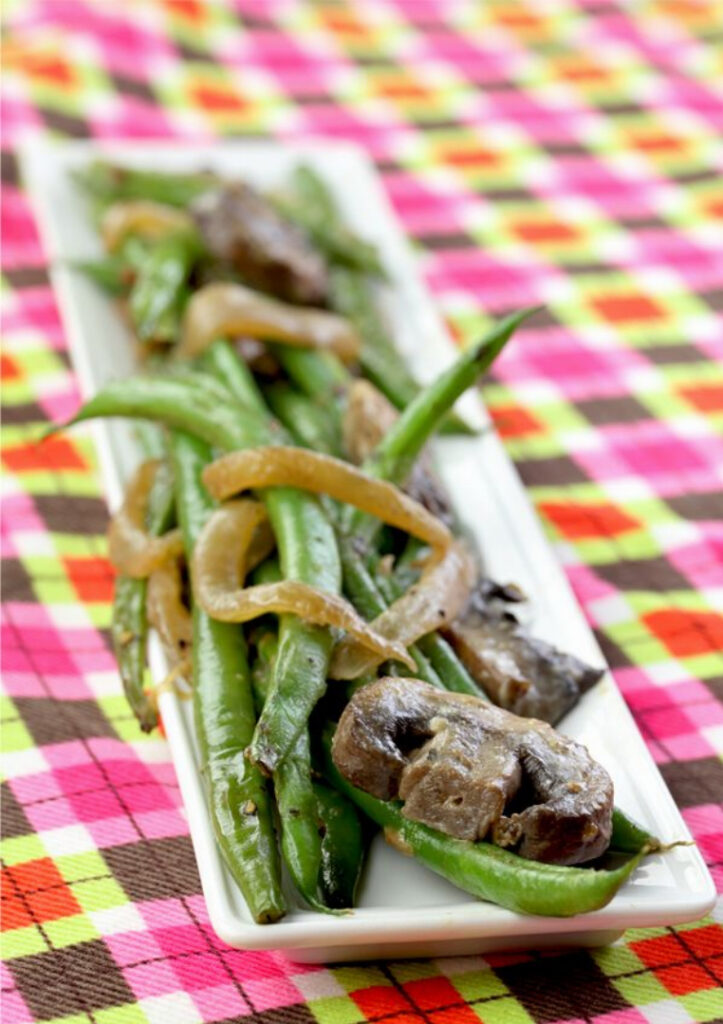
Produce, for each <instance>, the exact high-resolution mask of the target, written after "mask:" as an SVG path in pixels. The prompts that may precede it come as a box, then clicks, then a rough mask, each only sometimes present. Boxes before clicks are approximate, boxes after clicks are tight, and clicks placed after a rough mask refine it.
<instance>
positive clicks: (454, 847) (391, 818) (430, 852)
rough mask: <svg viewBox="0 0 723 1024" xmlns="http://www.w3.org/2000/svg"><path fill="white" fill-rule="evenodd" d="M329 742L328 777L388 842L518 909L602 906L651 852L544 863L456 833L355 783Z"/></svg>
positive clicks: (546, 911)
mask: <svg viewBox="0 0 723 1024" xmlns="http://www.w3.org/2000/svg"><path fill="white" fill-rule="evenodd" d="M325 747H326V762H325V767H326V773H327V777H328V778H329V780H330V781H331V782H332V784H333V785H334V787H335V788H336V789H338V790H339V791H340V792H341V793H343V794H344V796H347V797H349V799H350V800H353V801H354V803H355V804H356V805H357V807H359V808H360V810H362V811H363V812H364V814H366V815H367V817H369V818H371V820H372V821H373V822H375V823H376V824H377V825H379V826H380V827H381V828H383V829H384V835H385V838H386V839H387V841H388V842H390V843H391V844H392V845H393V846H395V847H396V848H397V849H398V850H401V851H402V852H404V853H408V854H411V855H412V856H414V857H415V858H416V859H417V860H419V861H420V862H421V863H422V864H424V865H425V867H428V868H430V869H431V870H432V871H435V872H436V873H437V874H438V875H441V876H442V877H443V878H446V879H448V880H449V881H450V882H452V884H453V885H456V886H458V887H459V888H460V889H464V890H466V891H467V892H469V893H472V895H473V896H477V897H478V898H479V899H483V900H490V901H491V902H492V903H497V904H499V906H502V907H506V908H507V909H508V910H514V911H516V912H517V913H521V914H541V915H543V916H549V917H571V916H573V915H574V914H587V913H590V912H592V911H593V910H599V909H600V908H601V907H604V906H605V905H606V904H607V903H609V902H610V900H611V899H612V898H613V896H614V895H615V893H616V892H617V891H618V889H619V888H620V886H621V885H622V884H623V883H624V882H625V881H626V880H627V879H628V878H629V877H630V875H631V874H632V873H633V871H634V870H635V868H636V867H637V866H638V864H639V863H640V861H641V859H642V858H643V856H644V855H645V854H646V853H647V852H649V851H648V848H647V847H643V848H642V849H641V850H640V851H639V852H638V853H636V854H635V856H633V857H631V858H630V859H629V860H628V861H627V862H626V863H624V864H623V865H621V866H620V867H619V868H616V869H614V870H609V871H601V870H596V869H594V868H575V867H562V866H559V865H557V864H542V863H540V862H538V861H534V860H526V859H525V858H524V857H519V856H518V855H517V854H515V853H510V852H509V850H503V849H501V848H500V847H498V846H493V845H492V844H491V843H486V842H476V843H472V842H468V841H466V840H462V839H454V838H452V837H451V836H448V835H445V834H444V833H443V832H438V831H436V830H435V829H432V828H429V827H428V826H427V825H422V824H421V823H420V822H416V821H411V820H410V819H409V818H405V817H404V815H403V813H402V810H401V807H400V805H399V804H398V803H396V802H392V801H389V802H385V801H383V800H377V799H376V798H375V797H373V796H370V795H369V794H368V793H364V792H363V791H362V790H360V789H357V788H356V787H355V786H352V785H351V784H350V783H349V782H347V780H346V779H345V778H344V777H343V776H342V775H341V773H340V772H339V771H338V769H337V768H336V765H335V764H334V762H333V760H332V758H331V752H330V741H329V737H327V738H326V742H325Z"/></svg>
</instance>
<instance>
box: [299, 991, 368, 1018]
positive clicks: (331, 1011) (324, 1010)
mask: <svg viewBox="0 0 723 1024" xmlns="http://www.w3.org/2000/svg"><path fill="white" fill-rule="evenodd" d="M367 984H368V983H367ZM309 1009H310V1010H311V1012H312V1013H313V1014H314V1016H315V1017H316V1019H317V1020H318V1022H319V1024H360V1022H361V1021H364V1020H365V1019H366V1018H365V1016H364V1014H363V1013H362V1011H361V1010H360V1009H359V1007H358V1006H357V1004H356V1003H355V1002H354V1000H353V999H351V998H350V997H349V996H328V997H327V998H325V999H314V1000H313V1001H312V1002H310V1003H309Z"/></svg>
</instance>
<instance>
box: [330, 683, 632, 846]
mask: <svg viewBox="0 0 723 1024" xmlns="http://www.w3.org/2000/svg"><path fill="white" fill-rule="evenodd" d="M332 754H333V758H334V763H335V765H336V767H337V768H338V769H339V771H340V772H341V773H342V775H343V776H344V777H345V778H346V779H348V780H349V781H350V782H351V783H352V784H353V785H355V786H358V787H359V788H360V789H363V790H365V791H366V792H368V793H371V794H372V795H373V796H376V797H377V798H379V799H382V800H390V799H394V798H399V799H401V800H403V801H404V806H403V809H402V813H403V814H404V815H405V816H406V817H408V818H410V819H412V820H414V821H420V822H423V823H424V824H425V825H429V826H430V827H431V828H436V829H439V830H440V831H441V832H445V833H447V834H448V835H451V836H455V837H456V838H458V839H467V840H472V841H475V840H478V839H487V840H489V841H491V842H493V843H496V844H497V845H498V846H505V847H512V848H515V849H516V850H517V852H518V853H520V854H521V856H523V857H527V858H529V859H531V860H541V861H547V862H548V863H552V864H580V863H582V862H584V861H588V860H593V859H594V858H595V857H599V856H600V855H601V854H602V853H604V851H605V850H606V849H607V847H608V845H609V842H610V834H611V829H612V811H613V784H612V780H611V779H610V776H609V775H608V773H607V772H606V771H605V769H604V768H603V767H602V766H601V765H599V764H597V763H596V762H595V761H593V759H592V758H591V757H590V755H589V753H588V751H587V750H586V748H585V747H582V746H580V744H578V743H575V742H573V740H570V739H568V738H567V737H565V736H561V735H560V734H559V733H557V732H556V731H555V730H554V729H552V728H551V727H550V726H549V725H547V723H546V722H540V721H537V720H536V719H531V718H519V717H518V716H517V715H513V714H510V712H508V711H504V710H503V709H502V708H496V707H494V706H492V705H491V704H487V703H485V702H484V701H482V700H480V699H478V698H476V697H470V696H467V695H466V694H459V693H446V692H445V691H443V690H438V689H436V688H435V687H433V686H429V685H427V684H426V683H422V682H420V681H419V680H416V679H396V678H386V679H379V680H377V681H375V682H373V683H369V684H368V685H367V686H365V687H363V688H362V689H361V690H358V691H357V693H356V694H355V695H354V696H353V697H352V699H351V701H350V702H349V704H348V705H347V706H346V708H345V709H344V712H343V714H342V716H341V719H340V721H339V725H338V727H337V730H336V735H335V737H334V745H333V750H332Z"/></svg>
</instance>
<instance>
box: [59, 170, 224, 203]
mask: <svg viewBox="0 0 723 1024" xmlns="http://www.w3.org/2000/svg"><path fill="white" fill-rule="evenodd" d="M74 177H75V180H76V181H77V182H78V183H79V184H80V185H81V187H82V188H83V189H84V190H85V191H87V192H88V193H90V195H92V196H94V197H95V198H96V199H97V200H99V201H100V202H102V203H106V204H107V203H113V202H116V201H119V200H127V199H150V200H153V201H154V202H158V203H165V204H166V205H168V206H179V207H183V208H185V207H186V206H188V205H189V204H190V203H192V202H193V200H194V199H197V198H198V196H200V195H202V194H203V193H204V192H208V190H209V189H210V188H213V187H214V186H215V185H216V184H217V183H218V178H217V177H216V176H215V175H213V174H165V173H163V172H161V171H146V170H139V169H137V168H132V167H118V166H114V165H112V164H108V163H104V162H103V161H100V160H98V161H95V162H94V163H92V164H91V165H90V166H89V167H87V168H84V169H83V170H82V171H77V172H76V173H75V174H74Z"/></svg>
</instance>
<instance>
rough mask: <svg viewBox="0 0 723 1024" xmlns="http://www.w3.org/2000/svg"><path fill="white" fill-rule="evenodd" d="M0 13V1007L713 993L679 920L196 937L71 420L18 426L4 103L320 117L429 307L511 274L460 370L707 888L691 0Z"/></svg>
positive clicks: (309, 1008)
mask: <svg viewBox="0 0 723 1024" xmlns="http://www.w3.org/2000/svg"><path fill="white" fill-rule="evenodd" d="M4 22H5V24H4V29H5V34H4V75H3V83H2V102H3V140H2V198H3V210H2V226H3V242H4V246H3V254H2V274H3V277H2V300H3V314H4V337H5V344H4V354H3V357H2V370H3V400H4V406H5V410H4V416H5V429H4V436H3V455H2V459H3V469H4V474H5V498H4V517H3V534H2V540H3V584H4V605H3V612H2V615H3V623H2V626H3V677H4V678H3V683H4V693H5V695H4V698H3V701H4V703H3V711H2V715H3V721H2V742H3V749H4V772H5V776H4V778H5V781H4V783H3V794H2V816H3V830H4V844H3V858H4V860H3V915H2V927H3V930H4V931H3V951H4V965H3V968H2V970H3V976H2V1003H3V1019H4V1020H5V1021H6V1024H24V1022H29V1021H36V1020H37V1021H53V1022H54V1024H61V1022H62V1024H141V1022H144V1024H193V1022H203V1024H212V1022H214V1024H221V1022H230V1021H238V1020H242V1019H253V1020H254V1021H255V1022H257V1024H314V1022H318V1024H363V1022H367V1021H368V1022H370V1024H371V1022H375V1024H376V1022H382V1021H383V1022H384V1024H475V1022H482V1024H553V1022H565V1024H581V1022H583V1021H585V1022H592V1024H645V1022H654V1024H684V1022H688V1021H700V1022H713V1021H715V1020H721V1019H723V990H722V986H721V982H722V981H723V937H722V934H721V928H720V926H719V924H717V923H716V922H715V920H713V919H709V920H706V921H702V922H698V923H696V924H694V925H692V926H688V927H683V928H678V929H670V928H659V929H652V930H651V929H648V930H644V931H635V932H630V933H628V934H627V935H626V937H625V941H623V942H620V943H618V944H616V945H614V946H611V947H609V948H606V949H599V950H594V951H577V952H564V953H549V952H548V953H545V954H539V953H535V952H530V953H521V954H504V955H503V954H498V955H489V956H486V957H484V958H482V957H468V958H451V959H439V960H425V961H411V962H398V963H377V964H370V965H362V966H354V965H346V966H333V967H307V966H301V965H298V964H294V963H292V962H291V961H289V960H288V959H286V958H285V957H284V956H282V955H281V954H275V953H262V954H259V953H244V952H240V951H235V950H231V949H229V948H227V947H225V946H224V945H223V944H222V943H221V942H220V941H219V940H218V939H216V937H215V936H214V935H213V933H212V932H211V930H210V927H209V924H208V919H207V915H206V911H205V907H204V903H203V899H202V897H201V895H200V887H199V881H198V876H197V873H196V868H195V862H194V858H193V853H192V850H191V844H190V840H189V838H188V833H187V827H186V823H185V820H184V816H183V813H182V808H181V802H180V795H179V791H178V786H177V782H176V779H175V776H174V772H173V768H172V766H171V763H170V760H169V754H168V749H167V746H166V744H165V742H164V741H163V739H162V738H160V737H158V736H153V737H151V738H147V737H144V736H142V735H141V733H140V731H139V730H138V728H137V726H136V725H135V722H134V720H133V719H132V717H131V715H130V713H129V709H128V707H127V705H126V703H125V701H124V699H123V697H122V695H121V693H120V686H119V681H118V677H117V673H116V670H115V665H114V660H113V656H112V654H111V653H110V648H109V637H108V627H109V621H110V604H109V602H110V598H111V591H112V572H111V569H110V566H109V564H108V561H107V552H106V544H105V537H104V533H105V527H106V520H107V512H106V507H105V504H104V501H103V498H102V494H101V490H100V485H99V477H98V473H97V465H96V461H95V453H94V451H93V447H92V444H91V442H90V440H89V438H88V436H87V434H84V433H83V432H81V431H77V432H74V433H72V434H68V435H61V436H58V437H55V438H54V439H53V440H51V441H49V442H47V443H46V444H44V445H43V446H41V447H38V446H37V444H36V440H37V437H38V434H39V430H40V427H41V426H42V424H43V423H45V422H46V421H47V420H60V419H63V418H65V417H67V416H68V415H69V414H71V413H72V412H73V411H74V410H75V409H76V407H77V405H78V402H79V394H78V390H77V386H76V382H75V379H74V376H73V373H72V372H71V369H70V367H69V361H68V357H67V353H66V346H65V339H64V336H63V330H62V326H61V322H60V319H59V314H58V310H57V307H56V304H55V300H54V297H53V292H52V289H51V287H50V283H49V279H48V267H47V263H46V259H45V258H44V254H43V251H42V248H41V245H40V242H39V239H38V235H37V232H36V226H35V224H34V221H33V217H32V215H31V211H30V209H29V207H28V203H27V199H26V197H25V195H24V193H23V189H22V182H21V181H19V178H18V170H17V161H16V153H15V147H16V146H17V144H18V143H19V142H20V141H21V140H22V139H24V138H26V137H27V136H28V135H33V134H45V135H56V136H73V137H85V136H90V137H94V138H98V139H118V138H131V137H132V138H169V139H171V138H174V139H179V140H183V139H188V140H192V141H194V142H195V141H200V140H209V139H214V138H224V137H230V136H241V137H252V136H264V137H267V136H268V137H274V138H279V139H298V138H304V137H307V136H310V135H324V136H328V137H330V138H344V139H350V140H353V141H355V142H358V143H361V144H362V145H364V146H366V147H368V149H369V151H370V153H371V154H372V156H373V157H374V159H375V160H376V162H377V165H378V167H379V170H380V172H381V173H382V175H383V180H384V184H385V187H386V190H387V192H388V194H389V197H390V199H391V201H392V203H393V204H394V207H395V208H396V211H397V213H398V215H399V217H400V219H401V221H402V223H403V225H404V227H405V228H406V230H407V232H408V233H409V235H410V237H411V238H412V239H413V241H414V243H415V245H416V247H417V251H418V255H419V259H420V262H421V267H422V269H423V272H424V274H425V276H426V280H427V281H428V283H429V285H430V287H431V288H432V290H433V293H434V296H435V298H436V301H437V302H438V304H439V307H440V309H441V310H442V312H443V313H444V315H445V317H446V319H447V322H448V323H449V326H450V329H451V330H452V331H453V332H454V333H455V335H456V336H458V337H460V338H461V337H466V336H468V335H470V334H471V333H473V332H475V331H476V330H478V329H479V328H480V327H481V326H484V325H485V323H486V322H487V320H488V318H489V317H490V316H492V315H498V314H502V313H505V312H507V311H509V310H511V309H513V308H518V307H520V306H523V305H528V304H532V303H541V304H543V305H544V307H545V312H544V314H542V315H541V316H538V317H537V319H536V320H535V322H534V325H531V326H530V327H528V328H527V329H526V330H525V331H523V332H521V335H520V338H519V340H516V341H515V342H514V343H513V344H512V345H511V346H510V348H509V351H508V352H506V353H505V354H504V355H503V357H502V358H501V360H500V362H499V365H498V366H497V367H496V368H495V371H494V374H492V375H491V376H490V378H489V379H488V381H487V383H486V385H485V387H484V395H485V398H486V401H487V403H488V405H489V408H490V411H491V413H492V416H493V418H494V420H495V423H496V426H497V429H498V430H499V432H500V434H501V435H502V437H503V439H504V440H505V443H506V445H507V448H508V451H509V453H510V455H511V456H512V457H513V459H514V460H515V462H516V465H517V468H518V470H519V472H520V474H521V476H522V479H523V480H524V482H525V483H526V485H527V487H528V488H529V492H530V494H531V497H532V499H533V501H534V502H535V505H536V507H537V510H538V512H539V514H540V516H541V518H542V521H543V523H544V525H545V527H546V529H547V531H548V533H549V537H550V541H551V543H552V544H553V545H554V548H555V551H556V553H557V555H558V557H559V558H560V560H561V561H562V563H563V564H564V567H565V570H566V572H567V574H568V577H569V579H570V581H571V583H572V586H573V587H574V590H575V593H576V595H577V597H578V599H579V601H580V603H581V605H582V607H583V608H584V610H585V613H586V615H587V617H588V620H589V621H590V623H591V624H592V626H593V627H594V629H595V631H596V634H597V637H598V639H599V641H600V643H601V646H602V648H603V650H604V652H605V654H606V656H607V658H608V660H609V662H610V665H611V667H612V669H613V671H614V674H615V678H616V680H617V683H618V685H619V686H620V688H621V690H622V692H623V694H624V695H625V698H626V700H627V702H628V704H629V706H630V708H631V709H632V712H633V714H634V715H635V718H636V720H637V723H638V726H639V728H640V730H641V732H642V734H643V736H644V738H645V740H646V742H647V744H648V746H649V748H650V750H651V752H652V754H653V756H654V758H655V760H656V761H657V763H658V764H659V766H660V769H661V771H662V773H663V775H664V777H665V779H666V781H667V783H668V785H669V786H670V789H671V791H672V793H673V795H674V797H675V799H676V800H677V802H678V804H679V805H680V807H681V810H682V813H683V815H684V817H685V819H686V821H687V823H688V825H689V826H690V828H691V830H692V832H693V834H694V836H695V838H696V840H697V842H698V844H699V846H700V849H701V851H702V853H703V855H704V857H705V858H706V859H707V861H708V863H709V864H710V866H711V870H712V871H713V872H714V873H715V874H716V875H717V879H718V883H719V886H722V885H723V809H722V808H721V797H722V796H723V766H721V761H720V752H721V749H722V748H723V710H722V709H721V703H720V698H721V692H722V690H723V653H722V652H723V614H722V613H721V609H722V608H723V436H722V435H723V430H722V428H723V322H722V318H721V310H722V309H723V183H722V182H721V174H722V172H723V143H722V141H721V129H723V91H722V90H721V82H722V81H723V46H722V44H723V9H721V7H720V5H718V4H716V3H714V2H707V0H630V2H628V3H623V2H617V3H615V2H609V0H580V2H572V0H523V2H515V0H485V2H467V0H357V2H354V3H352V2H346V0H338V2H336V0H328V2H324V0H320V2H306V3H302V2H298V0H236V2H231V0H224V2H221V0H215V2H209V3H201V2H200V0H143V2H139V0H126V2H124V3H122V4H121V3H113V2H111V0H96V2H90V0H14V2H8V0H6V3H5V4H4ZM98 343H99V344H102V339H99V341H98Z"/></svg>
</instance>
